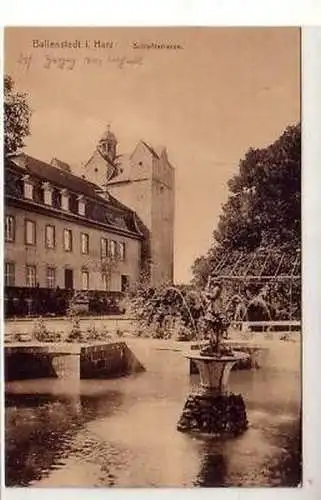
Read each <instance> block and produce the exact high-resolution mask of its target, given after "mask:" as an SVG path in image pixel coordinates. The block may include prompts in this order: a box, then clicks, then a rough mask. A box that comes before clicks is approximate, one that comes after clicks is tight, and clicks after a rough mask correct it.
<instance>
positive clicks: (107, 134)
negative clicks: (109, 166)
mask: <svg viewBox="0 0 321 500" xmlns="http://www.w3.org/2000/svg"><path fill="white" fill-rule="evenodd" d="M100 141H111V142H116V143H117V138H116V136H115V134H114V133H113V132H112V131H111V130H110V125H109V124H108V125H107V128H106V130H105V132H104V133H103V135H102V136H101V139H100Z"/></svg>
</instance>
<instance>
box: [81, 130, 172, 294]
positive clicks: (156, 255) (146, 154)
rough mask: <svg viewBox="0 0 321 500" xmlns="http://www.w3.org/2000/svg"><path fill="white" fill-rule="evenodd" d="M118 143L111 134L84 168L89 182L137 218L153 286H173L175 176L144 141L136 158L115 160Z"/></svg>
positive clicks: (163, 158) (161, 155) (161, 151)
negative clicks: (107, 193)
mask: <svg viewBox="0 0 321 500" xmlns="http://www.w3.org/2000/svg"><path fill="white" fill-rule="evenodd" d="M116 153H117V139H116V137H115V135H114V134H113V133H112V132H111V130H110V128H108V129H107V131H106V132H105V134H104V135H103V136H102V138H101V139H100V141H99V143H98V145H97V148H96V151H95V152H94V154H93V155H92V157H91V158H90V160H89V161H88V162H87V164H86V165H85V166H84V175H85V177H86V179H88V180H89V181H91V182H93V183H95V184H98V185H99V186H100V187H105V188H106V187H107V190H108V192H109V193H110V194H111V195H112V196H114V197H115V198H116V199H117V200H119V201H120V202H121V203H123V204H124V205H126V206H127V207H129V208H130V209H131V210H133V211H134V212H136V214H137V216H138V219H139V221H138V224H139V223H141V226H140V228H141V230H142V232H143V233H144V234H145V244H143V245H142V264H143V265H145V269H146V263H147V265H148V271H149V275H150V283H151V284H152V285H153V286H157V285H160V284H162V283H171V282H173V274H174V209H175V171H174V168H173V166H172V165H171V164H170V162H169V160H168V156H167V152H166V149H165V148H160V149H159V150H157V151H156V150H155V149H153V148H152V147H151V146H150V145H148V144H147V143H146V142H144V141H140V142H139V143H138V144H137V146H136V148H135V149H134V151H133V153H132V154H129V155H118V156H117V154H116Z"/></svg>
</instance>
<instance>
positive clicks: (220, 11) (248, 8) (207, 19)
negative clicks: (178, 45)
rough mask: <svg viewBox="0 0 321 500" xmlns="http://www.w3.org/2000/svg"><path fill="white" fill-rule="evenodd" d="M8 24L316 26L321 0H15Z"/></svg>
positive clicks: (6, 9)
mask: <svg viewBox="0 0 321 500" xmlns="http://www.w3.org/2000/svg"><path fill="white" fill-rule="evenodd" d="M0 9H1V10H2V11H3V14H4V15H2V12H1V10H0V19H2V21H3V23H4V24H5V25H8V24H9V25H16V26H18V25H26V26H36V25H39V26H40V25H42V26H50V25H51V26H72V25H80V26H132V25H137V26H163V25H167V26H186V25H190V26H198V25H199V26H212V25H216V26H218V25H221V26H224V25H230V26H232V25H247V26H250V25H252V26H261V25H275V26H299V25H309V24H310V25H316V24H318V23H319V22H320V21H321V3H320V1H319V0H269V1H267V2H263V1H258V0H161V1H157V0H135V1H132V0H118V1H117V0H115V1H113V2H111V1H110V0H109V1H108V0H106V1H105V2H102V1H101V0H90V2H89V3H87V2H81V1H79V0H78V1H77V2H76V1H73V0H69V1H66V0H51V1H48V0H42V2H41V3H40V2H39V1H38V0H28V2H21V0H10V2H3V7H0Z"/></svg>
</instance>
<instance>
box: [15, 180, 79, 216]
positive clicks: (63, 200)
mask: <svg viewBox="0 0 321 500" xmlns="http://www.w3.org/2000/svg"><path fill="white" fill-rule="evenodd" d="M42 192H43V199H42V201H43V203H45V205H48V206H53V205H54V196H53V194H54V187H53V186H52V185H51V184H50V183H49V182H44V183H43V185H42ZM23 196H24V198H26V199H27V200H32V201H34V199H35V185H34V182H33V180H32V179H31V178H30V176H29V175H26V176H24V177H23ZM77 202H78V214H79V215H83V216H85V215H86V203H85V199H84V196H83V195H79V196H78V197H77ZM60 208H61V209H62V210H65V211H67V212H68V211H69V210H70V194H69V192H68V190H67V189H62V190H61V192H60Z"/></svg>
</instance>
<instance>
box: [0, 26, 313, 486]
mask: <svg viewBox="0 0 321 500" xmlns="http://www.w3.org/2000/svg"><path fill="white" fill-rule="evenodd" d="M4 51H5V58H4V83H3V93H4V144H3V148H4V261H3V269H4V290H3V306H4V329H5V332H4V342H3V351H4V368H5V370H4V371H5V382H4V390H5V396H4V402H5V440H4V441H5V443H4V455H5V471H4V476H5V486H6V487H7V488H11V487H24V488H31V487H33V488H41V487H43V488H59V487H78V488H85V487H86V488H88V487H100V488H132V487H140V488H151V487H152V488H169V487H175V488H182V487H183V488H213V487H216V488H221V487H224V488H229V487H230V488H233V487H243V488H246V487H267V488H270V487H291V488H298V487H301V486H302V467H303V461H302V439H301V434H302V413H301V412H302V390H301V387H302V385H301V382H302V376H301V375H302V373H301V351H302V345H301V304H302V301H301V285H302V283H301V31H300V29H299V28H295V27H291V28H285V27H284V28H282V27H278V28H277V27H260V28H259V27H180V28H179V27H176V28H174V27H171V28H170V27H159V28H156V27H154V28H151V27H150V28H147V27H145V28H138V27H137V28H129V27H128V28H125V27H123V28H115V27H114V28H112V27H109V28H107V27H106V28H94V27H92V28H80V27H78V28H76V27H74V28H71V27H70V28H62V27H61V28H53V27H47V28H45V27H43V28H41V27H37V28H31V27H19V28H18V27H16V28H14V27H8V28H6V29H5V45H4Z"/></svg>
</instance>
